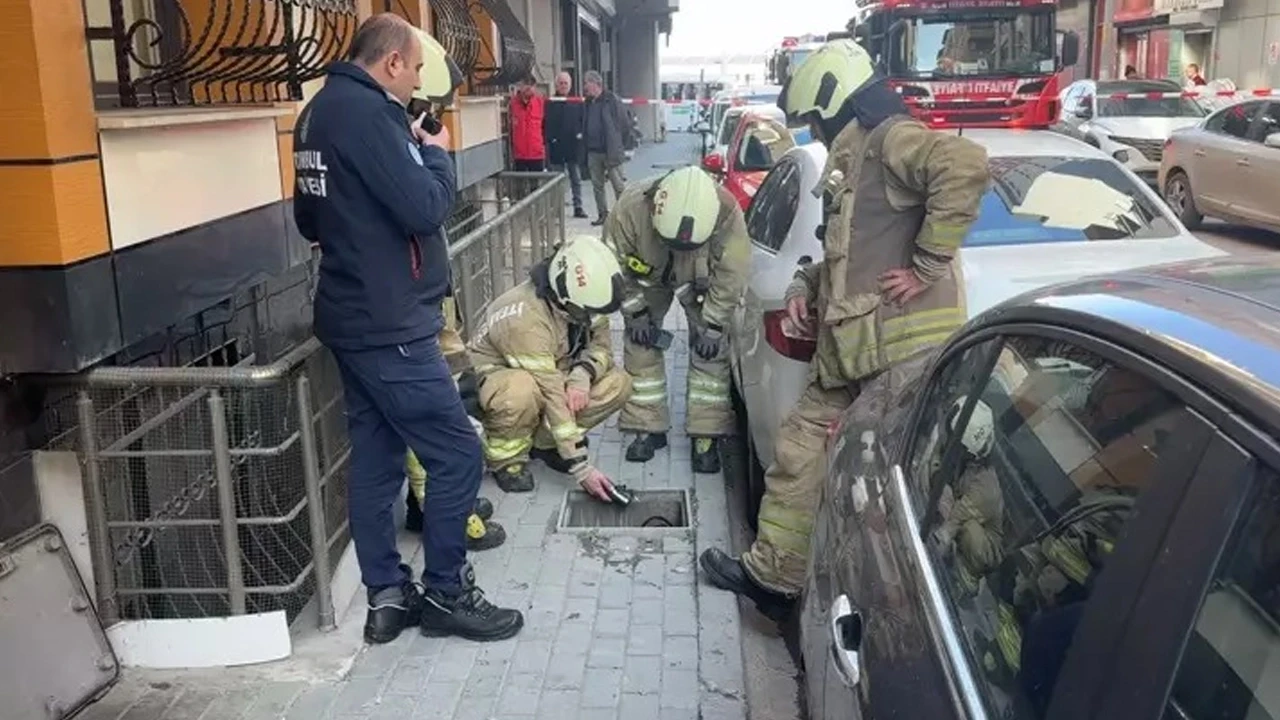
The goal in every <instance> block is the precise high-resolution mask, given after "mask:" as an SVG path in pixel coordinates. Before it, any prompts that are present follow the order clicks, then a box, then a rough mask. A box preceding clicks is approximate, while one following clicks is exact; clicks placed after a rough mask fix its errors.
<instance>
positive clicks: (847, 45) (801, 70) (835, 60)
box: [778, 38, 876, 122]
mask: <svg viewBox="0 0 1280 720" xmlns="http://www.w3.org/2000/svg"><path fill="white" fill-rule="evenodd" d="M875 74H876V72H875V63H874V62H873V61H872V60H871V56H870V55H868V54H867V51H866V49H864V48H863V47H862V46H861V45H859V44H858V43H857V42H854V41H853V40H849V39H847V38H846V39H840V40H832V41H831V42H828V43H827V44H825V45H823V46H822V47H820V48H818V49H817V50H815V51H813V54H812V55H810V56H809V57H808V59H806V60H805V61H804V62H803V63H801V65H800V67H798V68H796V70H795V72H793V73H792V74H791V77H790V78H788V79H787V84H786V85H785V86H783V88H782V93H781V94H780V95H779V96H778V107H780V108H782V111H783V112H784V113H786V115H787V120H788V121H791V122H795V121H799V120H802V119H804V117H805V116H806V115H808V114H809V113H817V115H818V117H819V118H821V119H823V120H830V119H831V118H833V117H835V116H836V114H837V113H839V112H840V108H841V107H842V106H843V105H844V103H845V101H846V100H848V99H849V98H850V96H852V95H853V94H854V93H856V92H857V91H858V90H861V89H862V87H863V86H864V85H866V84H867V83H868V82H869V81H871V80H872V79H874V78H875Z"/></svg>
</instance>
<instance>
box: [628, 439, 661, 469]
mask: <svg viewBox="0 0 1280 720" xmlns="http://www.w3.org/2000/svg"><path fill="white" fill-rule="evenodd" d="M666 446H667V434H666V433H641V434H640V435H637V436H636V439H635V440H634V441H633V442H632V443H631V445H629V446H627V462H649V461H650V460H652V459H653V455H654V453H656V452H658V451H659V450H661V449H662V448H664V447H666Z"/></svg>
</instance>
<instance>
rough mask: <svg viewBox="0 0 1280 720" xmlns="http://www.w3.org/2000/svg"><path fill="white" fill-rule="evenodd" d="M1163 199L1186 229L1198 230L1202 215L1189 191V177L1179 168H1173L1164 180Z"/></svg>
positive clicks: (1201, 222)
mask: <svg viewBox="0 0 1280 720" xmlns="http://www.w3.org/2000/svg"><path fill="white" fill-rule="evenodd" d="M1162 194H1163V195H1164V201H1165V203H1166V204H1167V205H1168V206H1169V209H1170V210H1172V211H1173V213H1174V214H1175V215H1177V216H1178V219H1179V220H1181V221H1182V224H1183V225H1186V226H1187V229H1188V230H1199V229H1200V226H1201V225H1203V224H1204V215H1202V214H1201V213H1200V210H1199V209H1197V208H1196V198H1195V195H1194V194H1193V193H1192V192H1191V179H1190V178H1188V177H1187V174H1186V173H1184V172H1182V171H1181V170H1174V171H1173V172H1171V173H1169V177H1168V178H1166V179H1165V181H1164V192H1163V193H1162Z"/></svg>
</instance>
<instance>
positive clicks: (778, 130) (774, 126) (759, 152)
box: [735, 118, 796, 172]
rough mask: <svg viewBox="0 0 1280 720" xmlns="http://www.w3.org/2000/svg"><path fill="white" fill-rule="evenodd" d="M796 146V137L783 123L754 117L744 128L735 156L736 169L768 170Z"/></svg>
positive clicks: (749, 170)
mask: <svg viewBox="0 0 1280 720" xmlns="http://www.w3.org/2000/svg"><path fill="white" fill-rule="evenodd" d="M795 146H796V141H795V138H793V137H792V136H791V133H790V132H789V131H788V130H787V128H786V127H785V126H783V125H782V123H779V122H775V121H773V120H762V119H759V118H753V119H751V120H749V121H748V124H747V126H746V127H745V128H744V129H743V132H742V141H741V142H740V143H739V144H738V156H737V158H735V164H736V169H738V170H741V171H747V172H753V171H760V170H768V169H769V168H771V167H773V165H774V163H776V162H777V161H778V160H779V159H781V158H782V156H783V155H785V154H786V152H787V151H788V150H790V149H791V148H793V147H795Z"/></svg>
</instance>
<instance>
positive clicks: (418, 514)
mask: <svg viewBox="0 0 1280 720" xmlns="http://www.w3.org/2000/svg"><path fill="white" fill-rule="evenodd" d="M472 512H473V513H475V514H476V515H477V516H479V517H480V519H481V520H488V519H489V518H491V517H493V503H491V502H489V501H488V500H487V499H485V498H482V497H478V498H476V506H475V509H474V510H473V511H472ZM404 529H405V530H408V531H409V532H411V533H420V532H422V508H421V507H419V505H418V498H416V497H414V495H413V493H412V492H410V493H406V494H405V497H404ZM499 544H501V543H499ZM495 547H496V546H495Z"/></svg>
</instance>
